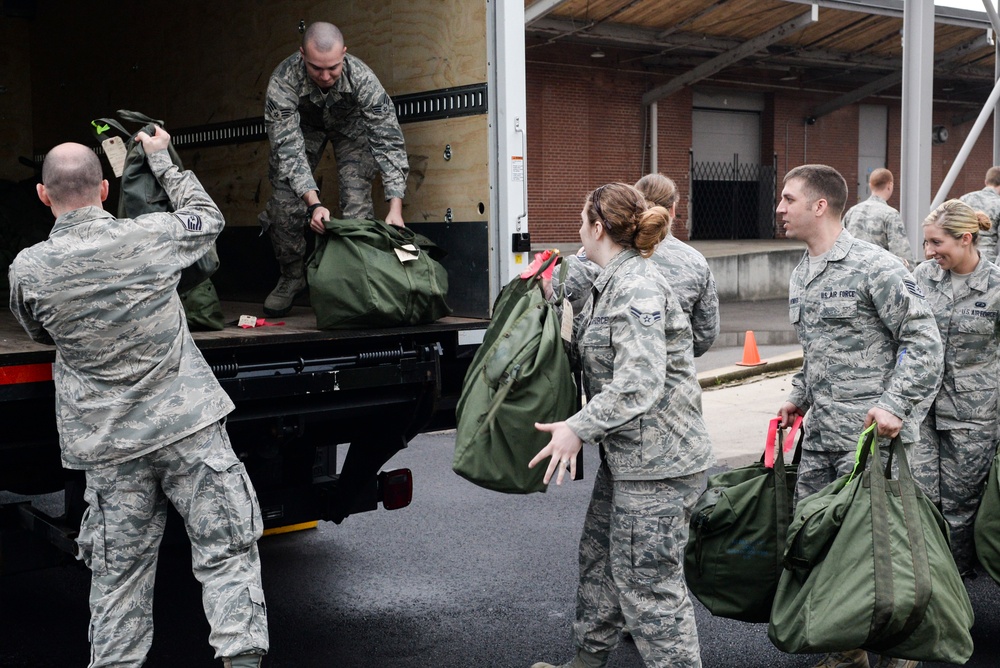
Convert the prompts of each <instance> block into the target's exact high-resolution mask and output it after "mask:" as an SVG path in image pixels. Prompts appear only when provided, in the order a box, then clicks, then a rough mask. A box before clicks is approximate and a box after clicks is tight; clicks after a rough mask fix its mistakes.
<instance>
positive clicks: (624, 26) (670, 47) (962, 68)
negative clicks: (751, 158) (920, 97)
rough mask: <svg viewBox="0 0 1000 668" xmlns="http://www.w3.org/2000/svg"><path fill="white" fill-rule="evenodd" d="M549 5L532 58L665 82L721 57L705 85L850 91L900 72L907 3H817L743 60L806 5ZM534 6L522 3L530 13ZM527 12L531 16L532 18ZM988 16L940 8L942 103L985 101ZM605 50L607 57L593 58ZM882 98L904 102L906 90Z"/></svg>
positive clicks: (625, 1)
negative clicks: (813, 13)
mask: <svg viewBox="0 0 1000 668" xmlns="http://www.w3.org/2000/svg"><path fill="white" fill-rule="evenodd" d="M537 2H538V3H539V5H538V6H537V7H535V10H536V11H537V10H538V9H539V8H540V7H546V8H549V7H551V8H552V9H551V10H549V11H547V13H545V14H544V15H543V16H541V18H538V19H537V20H535V21H533V22H531V23H529V25H528V26H527V27H526V39H527V48H528V59H529V61H542V62H550V63H561V64H565V65H569V66H573V65H576V66H580V65H586V66H598V67H611V68H620V69H629V70H636V71H644V72H650V73H655V74H659V75H663V76H664V78H665V80H669V79H670V77H677V76H681V75H683V74H685V73H687V72H690V70H692V69H693V68H694V67H697V66H698V65H700V64H702V63H705V62H706V61H709V60H711V59H713V58H717V57H719V56H720V55H724V54H730V59H731V60H732V61H733V62H727V63H726V65H725V67H723V68H722V69H720V70H719V71H718V72H715V73H713V74H712V75H711V76H709V77H707V78H705V79H702V80H700V81H699V82H698V83H700V84H708V85H711V84H713V83H715V84H726V85H739V84H744V85H747V86H751V87H755V88H757V89H761V88H764V89H774V90H780V89H791V90H796V89H797V90H803V91H813V92H826V93H835V94H845V93H849V92H851V91H854V90H857V89H859V88H860V87H862V86H865V85H866V84H872V82H875V81H879V80H885V79H889V80H891V79H892V75H894V74H895V75H898V73H899V72H900V71H901V69H902V29H903V2H902V0H864V1H861V0H818V2H817V3H816V4H817V5H819V10H818V11H819V14H818V20H817V21H816V22H814V23H811V24H809V25H807V26H806V27H804V28H802V29H798V30H789V31H786V32H782V33H777V34H775V36H774V38H773V39H772V40H771V41H770V43H769V44H763V45H762V46H761V48H759V49H757V50H755V51H753V52H752V53H751V54H750V55H748V56H745V57H742V58H737V57H736V56H732V54H733V53H734V52H733V49H736V48H737V47H739V46H740V45H741V44H745V43H747V42H748V41H750V40H754V39H758V40H759V36H761V35H765V34H768V33H770V32H772V31H775V30H776V29H779V28H780V27H781V26H783V25H785V24H787V23H788V22H790V21H792V20H794V19H796V17H800V16H802V15H803V14H806V13H808V12H809V11H810V9H811V6H810V4H808V3H805V2H801V1H800V0H566V1H564V2H559V1H558V0H537ZM535 3H536V0H525V7H526V10H527V9H530V8H531V6H532V5H534V4H535ZM529 13H530V12H529ZM989 27H990V24H989V19H988V17H987V15H986V13H985V11H984V12H969V11H965V10H957V9H947V8H938V10H937V20H936V25H935V40H934V52H935V99H938V100H942V101H944V100H947V101H952V102H957V103H961V104H966V105H969V106H970V107H973V106H976V105H982V103H983V101H985V99H986V97H987V96H988V94H989V91H990V89H991V88H992V86H993V66H994V65H993V64H994V59H995V47H994V46H993V45H992V44H991V41H992V40H991V38H990V37H988V35H987V33H988V32H989V30H988V29H989ZM597 49H600V51H601V52H602V53H604V54H605V57H603V58H600V59H597V58H591V54H592V53H593V52H594V51H595V50H597ZM877 94H878V95H881V96H885V97H895V98H898V97H899V95H900V85H899V83H898V82H897V83H895V84H893V85H890V86H888V87H884V88H881V89H880V90H879V92H878V93H877Z"/></svg>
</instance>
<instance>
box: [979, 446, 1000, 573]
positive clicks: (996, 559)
mask: <svg viewBox="0 0 1000 668" xmlns="http://www.w3.org/2000/svg"><path fill="white" fill-rule="evenodd" d="M998 466H1000V452H997V455H996V457H994V458H993V466H991V467H990V476H989V479H987V481H986V489H985V490H983V500H982V501H980V502H979V512H978V513H976V524H975V528H974V530H973V537H974V538H975V541H976V555H977V556H978V557H979V562H980V563H981V564H982V565H983V568H984V569H985V570H986V572H987V573H989V575H990V577H991V578H993V580H994V581H995V582H997V583H1000V482H998V481H997V467H998Z"/></svg>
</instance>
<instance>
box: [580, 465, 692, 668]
mask: <svg viewBox="0 0 1000 668" xmlns="http://www.w3.org/2000/svg"><path fill="white" fill-rule="evenodd" d="M704 487H705V474H704V473H697V474H694V475H689V476H684V477H681V478H672V479H668V480H642V481H639V480H618V481H614V480H612V479H611V473H610V471H609V470H608V467H607V466H606V465H604V464H602V465H601V467H600V469H599V470H598V472H597V476H596V479H595V480H594V492H593V495H592V497H591V500H590V507H589V508H588V509H587V518H586V520H585V522H584V525H583V535H582V536H581V538H580V584H579V587H578V589H577V602H576V622H575V623H574V625H573V632H574V636H575V640H576V644H577V647H579V648H581V649H584V650H586V651H589V652H599V651H604V650H608V649H611V648H612V647H614V646H615V645H616V644H617V643H618V640H619V637H620V632H621V631H622V629H626V628H627V629H628V630H629V632H630V633H631V634H632V637H633V638H634V639H635V644H636V647H637V648H638V650H639V653H640V654H641V655H642V659H643V661H644V662H645V663H646V665H647V666H649V667H650V668H667V667H671V668H698V667H700V666H701V651H700V648H699V646H698V629H697V627H696V626H695V619H694V606H693V605H692V604H691V599H690V597H689V596H688V590H687V585H686V584H685V582H684V568H683V566H684V547H685V546H686V544H687V539H688V522H689V520H690V518H691V509H692V508H693V507H694V504H695V501H697V500H698V496H699V494H700V493H701V491H702V490H703V489H704Z"/></svg>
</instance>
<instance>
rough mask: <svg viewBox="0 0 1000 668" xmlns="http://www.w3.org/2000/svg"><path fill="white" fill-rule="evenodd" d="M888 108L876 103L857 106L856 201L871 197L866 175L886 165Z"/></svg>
mask: <svg viewBox="0 0 1000 668" xmlns="http://www.w3.org/2000/svg"><path fill="white" fill-rule="evenodd" d="M888 130H889V108H888V107H884V106H882V105H876V104H862V105H860V106H859V107H858V201H859V202H860V201H863V200H866V199H868V198H869V197H871V194H872V192H871V189H870V188H869V187H868V177H869V176H870V175H871V173H872V172H874V171H875V170H876V169H878V168H879V167H885V165H886V146H885V144H886V136H887V134H888Z"/></svg>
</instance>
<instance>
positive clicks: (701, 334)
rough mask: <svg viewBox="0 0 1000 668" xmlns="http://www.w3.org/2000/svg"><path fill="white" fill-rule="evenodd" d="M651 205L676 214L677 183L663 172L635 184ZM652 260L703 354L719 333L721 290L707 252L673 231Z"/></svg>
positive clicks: (672, 215) (696, 352) (697, 350)
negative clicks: (689, 324) (666, 283)
mask: <svg viewBox="0 0 1000 668" xmlns="http://www.w3.org/2000/svg"><path fill="white" fill-rule="evenodd" d="M635 188H636V190H638V191H639V192H641V193H642V195H643V197H645V198H646V204H648V205H649V206H662V207H663V208H664V209H666V210H667V211H668V212H670V222H671V224H673V221H674V219H675V218H676V217H677V200H678V199H679V196H678V193H677V186H676V184H674V182H673V180H672V179H670V178H669V177H667V176H664V175H663V174H646V175H645V176H644V177H642V178H641V179H639V180H638V181H637V182H636V184H635ZM653 261H654V262H656V266H657V267H659V269H660V271H661V272H662V273H663V275H664V276H666V278H667V281H668V282H669V283H670V287H672V288H673V289H674V293H676V294H677V299H678V301H680V303H681V308H682V309H684V313H685V314H686V315H687V317H688V320H690V321H691V334H692V336H693V338H694V356H695V357H701V356H702V355H704V354H705V353H706V352H707V351H708V349H709V348H711V347H712V344H713V343H715V339H716V338H717V337H718V336H719V293H718V290H717V289H716V287H715V277H714V276H713V275H712V270H711V269H710V268H709V266H708V261H707V260H705V256H704V255H702V254H701V253H699V252H698V251H697V250H695V249H694V248H692V247H691V246H689V245H688V244H686V243H684V242H683V241H681V240H680V239H678V238H677V237H675V236H674V235H673V234H671V232H670V226H668V227H667V236H666V237H665V238H664V239H663V241H662V242H660V244H659V245H658V246H657V247H656V251H655V252H654V253H653Z"/></svg>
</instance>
